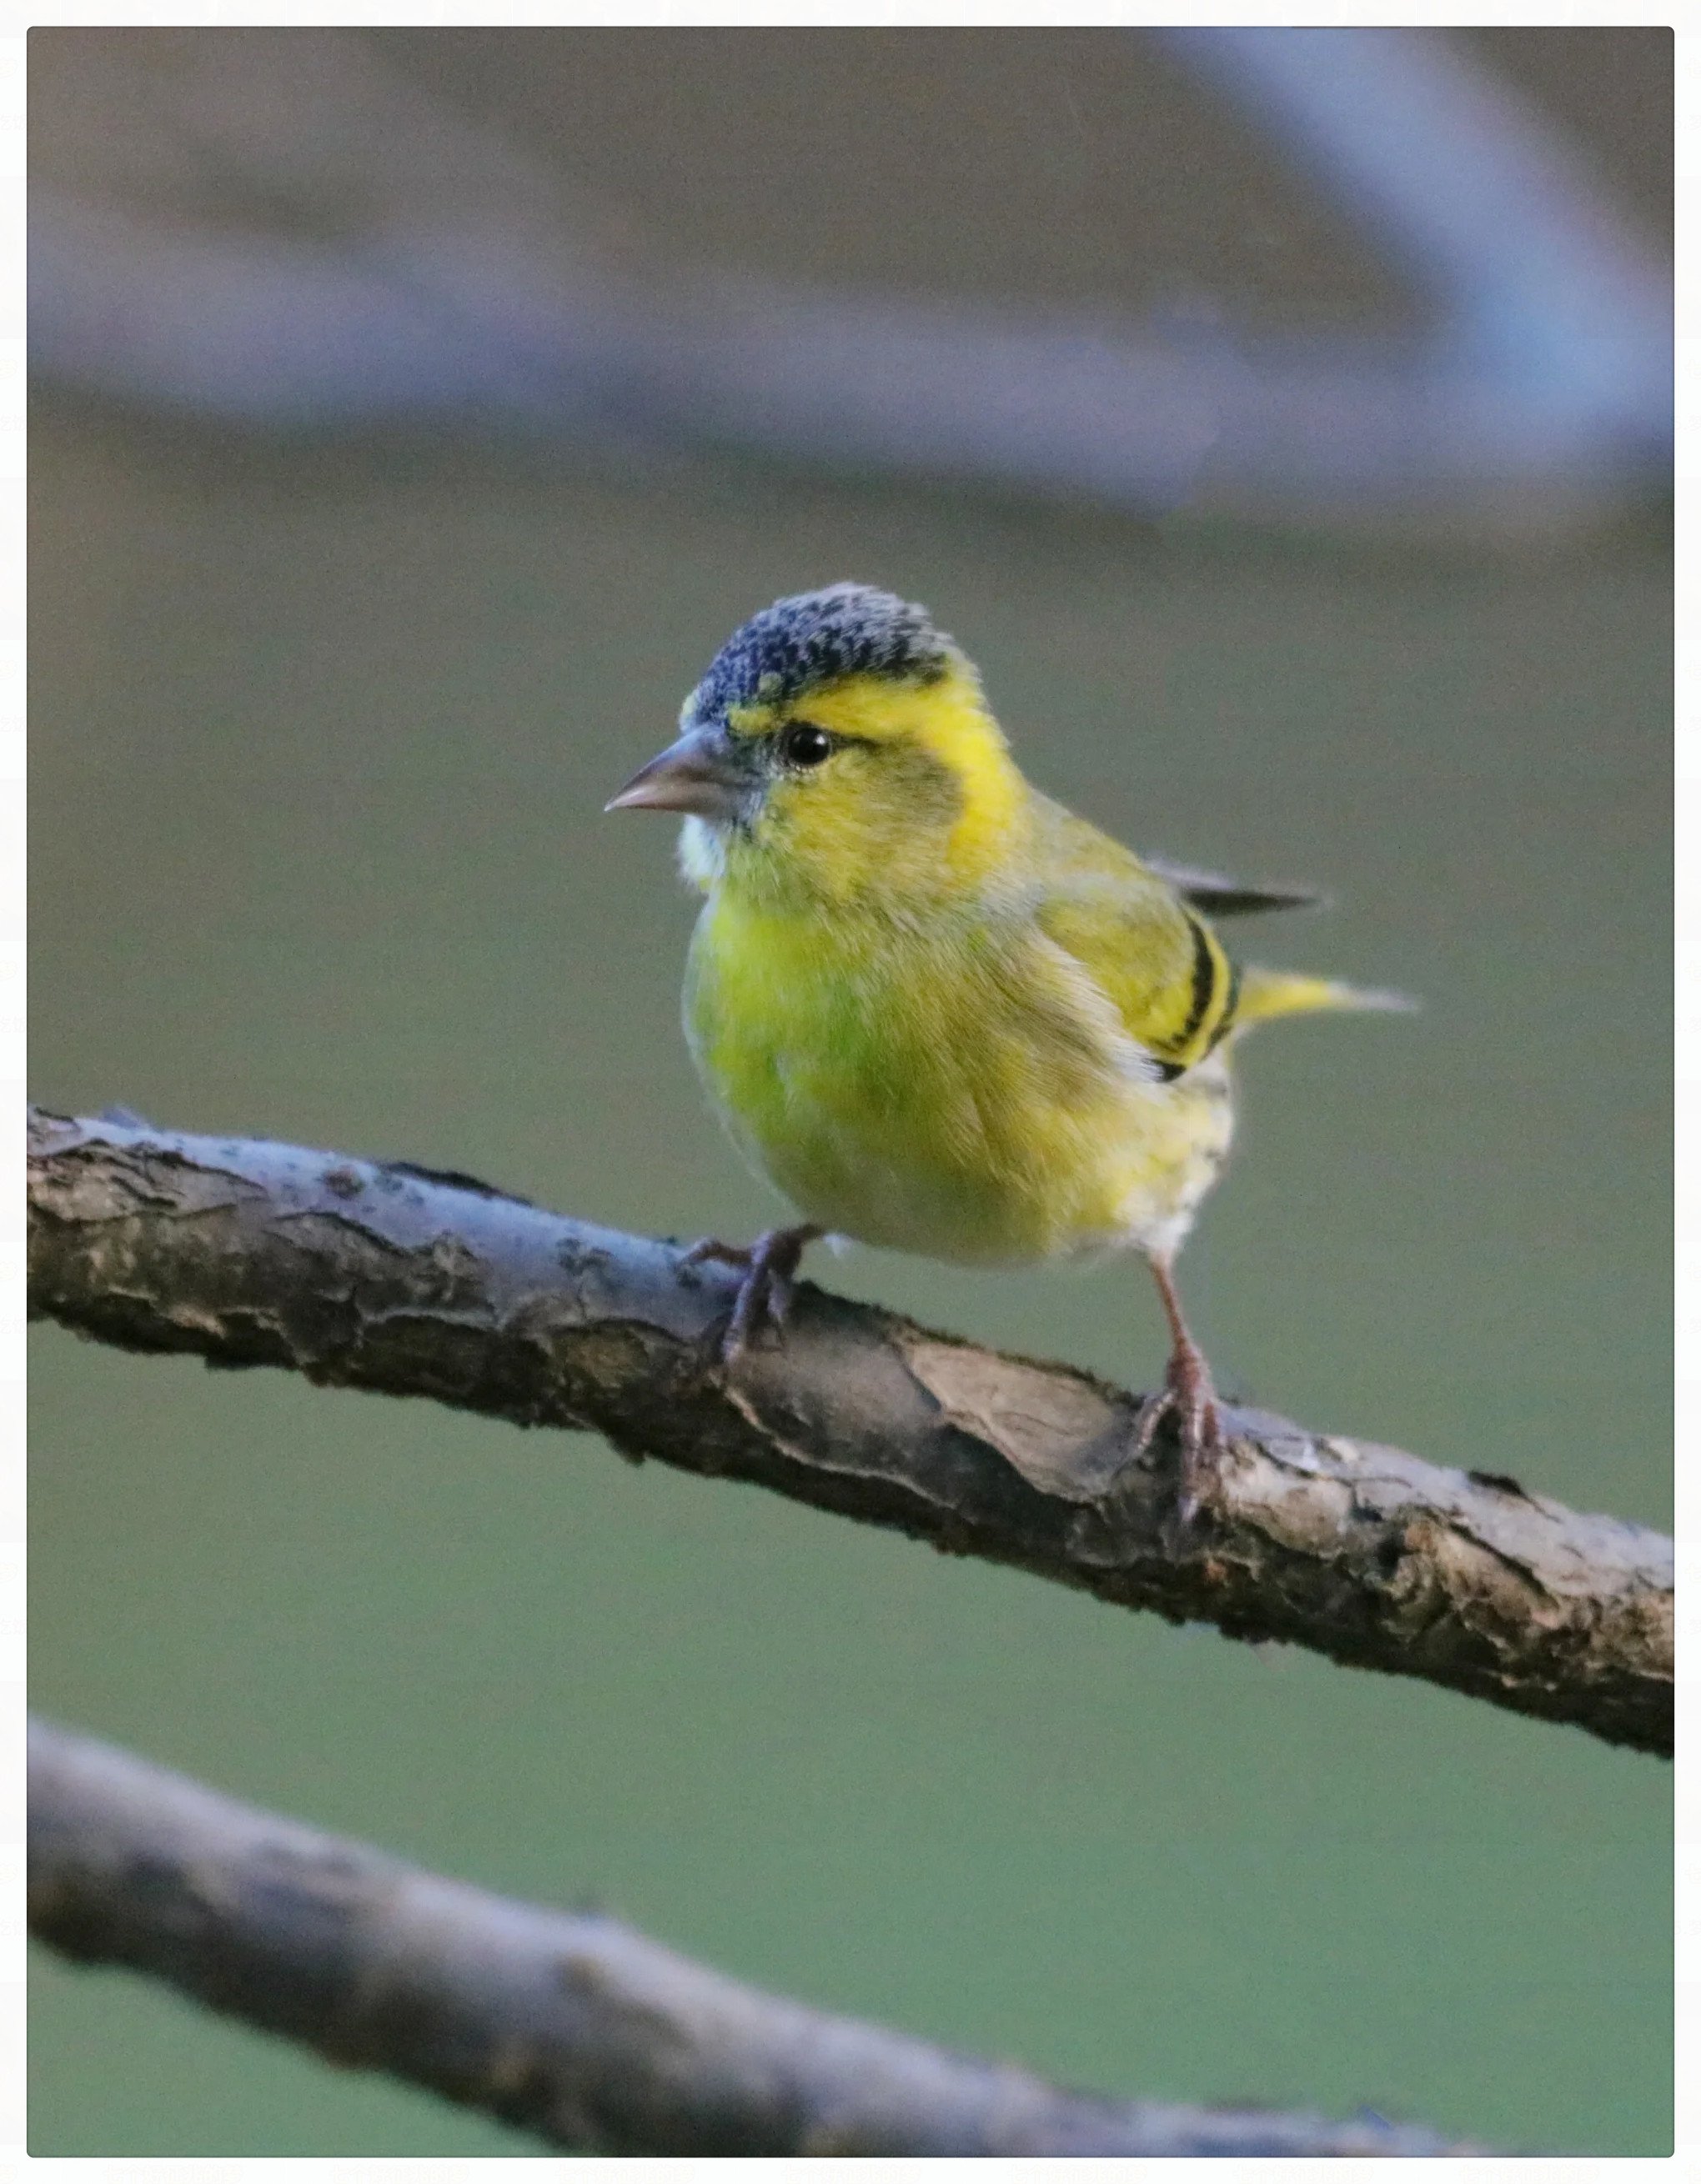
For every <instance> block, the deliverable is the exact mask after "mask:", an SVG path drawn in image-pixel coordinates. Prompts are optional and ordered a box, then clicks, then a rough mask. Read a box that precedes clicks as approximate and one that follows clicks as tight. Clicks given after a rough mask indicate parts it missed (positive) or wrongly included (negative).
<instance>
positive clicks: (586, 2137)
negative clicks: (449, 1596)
mask: <svg viewBox="0 0 1701 2184" xmlns="http://www.w3.org/2000/svg"><path fill="white" fill-rule="evenodd" d="M30 1927H31V1932H32V1933H34V1934H36V1936H39V1938H40V1939H41V1940H42V1941H43V1942H47V1943H48V1944H49V1946H50V1947H53V1948H55V1949H57V1950H59V1952H60V1953H62V1954H64V1955H65V1956H67V1957H71V1958H75V1959H77V1960H78V1961H80V1962H82V1963H89V1964H123V1965H126V1966H128V1967H129V1968H130V1969H131V1970H134V1971H140V1972H146V1973H148V1974H151V1975H153V1977H155V1978H157V1979H163V1980H165V1981H167V1982H168V1983H169V1984H170V1985H171V1986H175V1987H177V1988H180V1989H181V1991H182V1992H184V1993H186V1994H188V1995H192V1997H194V1998H195V1999H196V2000H197V2001H198V2002H201V2003H205V2004H206V2005H207V2007H208V2008H209V2009H215V2010H219V2011H221V2012H222V2013H223V2014H226V2015H227V2016H231V2017H237V2018H242V2019H243V2020H246V2021H247V2022H248V2024H250V2025H259V2026H260V2027H261V2028H262V2029H263V2030H264V2031H268V2032H276V2033H281V2034H282V2035H283V2036H285V2037H286V2038H288V2039H293V2040H299V2041H303V2042H306V2043H307V2044H308V2045H309V2046H310V2047H312V2048H316V2049H317V2050H318V2052H319V2053H321V2054H322V2055H325V2056H326V2057H327V2058H329V2059H331V2060H332V2061H334V2062H337V2063H342V2064H354V2065H356V2066H358V2067H360V2068H361V2069H365V2070H383V2071H387V2072H388V2074H389V2075H391V2076H393V2077H398V2078H404V2079H408V2080H410V2081H412V2082H413V2083H415V2084H416V2085H422V2086H427V2087H430V2089H431V2090H432V2092H438V2093H441V2094H443V2096H444V2097H445V2098H448V2099H449V2100H452V2101H459V2102H461V2103H464V2104H465V2105H466V2106H467V2107H469V2108H475V2109H483V2110H484V2111H485V2112H486V2113H488V2114H491V2115H495V2116H499V2117H500V2118H501V2119H502V2120H503V2121H504V2122H505V2123H510V2124H513V2125H516V2126H518V2127H519V2128H520V2129H521V2130H525V2131H533V2132H534V2133H536V2135H537V2136H538V2137H540V2138H543V2139H545V2140H547V2141H549V2142H550V2143H551V2144H552V2145H557V2146H567V2147H578V2148H590V2149H594V2150H598V2151H601V2152H604V2153H671V2154H687V2153H689V2154H698V2155H704V2154H714V2155H724V2154H777V2155H786V2154H825V2153H832V2154H887V2155H891V2154H941V2155H946V2154H957V2155H962V2154H988V2155H991V2154H1065V2153H1067V2154H1095V2153H1096V2154H1147V2155H1166V2154H1167V2155H1174V2154H1218V2155H1221V2154H1241V2155H1244V2156H1257V2155H1269V2154H1347V2155H1351V2154H1412V2155H1424V2154H1437V2153H1465V2152H1474V2151H1476V2150H1477V2149H1475V2148H1464V2147H1456V2146H1449V2145H1448V2144H1447V2142H1445V2141H1444V2140H1442V2138H1441V2137H1438V2136H1437V2135H1436V2133H1434V2132H1433V2131H1424V2130H1419V2129H1417V2128H1414V2127H1413V2126H1402V2125H1397V2124H1391V2123H1388V2122H1386V2120H1383V2119H1382V2118H1381V2117H1380V2116H1376V2115H1375V2114H1370V2113H1369V2112H1366V2113H1365V2114H1363V2115H1362V2116H1360V2117H1359V2118H1357V2119H1355V2120H1352V2122H1349V2123H1344V2124H1339V2123H1330V2122H1329V2121H1327V2120H1325V2119H1324V2118H1322V2117H1320V2116H1315V2115H1305V2114H1297V2115H1286V2114H1276V2113H1272V2112H1269V2111H1267V2110H1263V2109H1241V2108H1234V2109H1204V2108H1183V2107H1172V2106H1168V2105H1159V2104H1157V2103H1148V2102H1133V2103H1124V2102H1120V2101H1113V2100H1109V2099H1107V2098H1102V2097H1101V2096H1099V2095H1096V2094H1091V2093H1078V2092H1066V2091H1063V2090H1062V2089H1061V2088H1059V2087H1055V2086H1051V2085H1048V2084H1046V2082H1045V2081H1044V2080H1043V2079H1040V2078H1037V2077H1035V2076H1034V2075H1032V2074H1031V2073H1029V2071H1027V2070H1021V2069H1018V2067H1016V2066H1015V2065H1013V2064H1007V2063H993V2062H984V2061H981V2060H979V2059H977V2058H975V2057H973V2056H968V2055H958V2054H954V2053H951V2051H950V2050H948V2049H945V2048H935V2047H934V2046H932V2045H930V2044H929V2042H925V2041H921V2040H912V2039H910V2038H908V2037H907V2036H905V2035H904V2034H902V2033H899V2032H890V2031H886V2030H885V2029H884V2027H883V2026H880V2025H863V2024H860V2023H858V2022H857V2021H856V2020H854V2019H850V2018H844V2017H831V2016H828V2015H827V2014H825V2013H823V2012H821V2011H817V2010H813V2009H806V2008H805V2007H804V2006H803V2005H802V2004H801V2003H795V2002H787V2001H784V2000H783V1999H781V1998H780V1997H777V1996H772V1995H766V1994H762V1993H761V1992H758V1991H757V1990H756V1989H755V1988H753V1987H748V1986H741V1985H740V1984H739V1982H738V1981H734V1980H731V1979H728V1978H727V1977H726V1976H725V1975H723V1974H722V1973H720V1972H717V1971H711V1970H709V1969H708V1967H707V1966H705V1965H702V1964H692V1963H691V1962H690V1961H689V1959H688V1958H683V1957H679V1956H676V1955H675V1954H674V1953H672V1950H670V1949H665V1948H663V1947H661V1946H660V1944H659V1943H657V1942H651V1941H648V1940H646V1939H645V1938H644V1936H643V1935H641V1934H637V1933H634V1932H633V1931H632V1929H631V1928H630V1927H627V1926H624V1925H621V1924H619V1923H618V1922H617V1921H616V1920H615V1919H609V1918H605V1917H602V1916H601V1915H600V1914H590V1913H585V1912H575V1913H567V1912H562V1911H555V1910H550V1909H547V1908H544V1907H542V1906H538V1905H534V1904H529V1903H517V1902H516V1901H515V1900H514V1899H513V1898H512V1897H503V1896H494V1895H491V1894H489V1893H488V1892H486V1891H485V1890H483V1889H480V1888H473V1887H470V1886H467V1885H466V1884H465V1883H464V1882H460V1881H455V1880H443V1879H440V1878H439V1877H438V1875H435V1874H431V1873H426V1872H423V1871H421V1869H420V1868H418V1867H417V1866H411V1865H406V1864H403V1863H402V1862H401V1861H400V1860H399V1859H397V1858H389V1857H388V1856H386V1855H385V1854H384V1853H382V1852H380V1851H376V1850H374V1849H371V1847H368V1846H367V1845H365V1844H364V1843H359V1842H354V1841H349V1839H348V1838H346V1837H343V1836H329V1835H321V1833H320V1832H319V1831H318V1830H316V1829H313V1828H309V1827H304V1826H303V1825H301V1823H300V1822H298V1821H296V1820H290V1819H282V1818H281V1817H280V1816H278V1815H276V1814H270V1813H263V1812H259V1811H256V1810H255V1809H254V1808H253V1807H252V1806H248V1805H242V1804H238V1803H237V1802H235V1801H234V1800H233V1799H231V1798H228V1797H220V1796H218V1795H217V1794H216V1793H215V1791H211V1790H207V1789H204V1788H203V1787H202V1786H200V1785H199V1784H198V1783H197V1782H192V1781H191V1780H188V1779H187V1777H185V1776H183V1775H174V1774H170V1773H168V1772H167V1771H166V1770H165V1769H163V1768H159V1767H154V1766H152V1765H150V1764H148V1763H147V1762H146V1761H144V1760H141V1759H137V1758H132V1757H131V1755H130V1754H129V1753H127V1752H120V1751H115V1750H114V1748H113V1747H111V1746H109V1745H104V1744H97V1743H95V1742H93V1741H92V1740H90V1739H88V1738H86V1737H81V1736H72V1735H70V1734H69V1733H68V1732H67V1731H65V1730H61V1729H57V1728H53V1727H52V1726H50V1725H48V1724H46V1723H42V1722H32V1723H31V1727H30Z"/></svg>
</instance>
